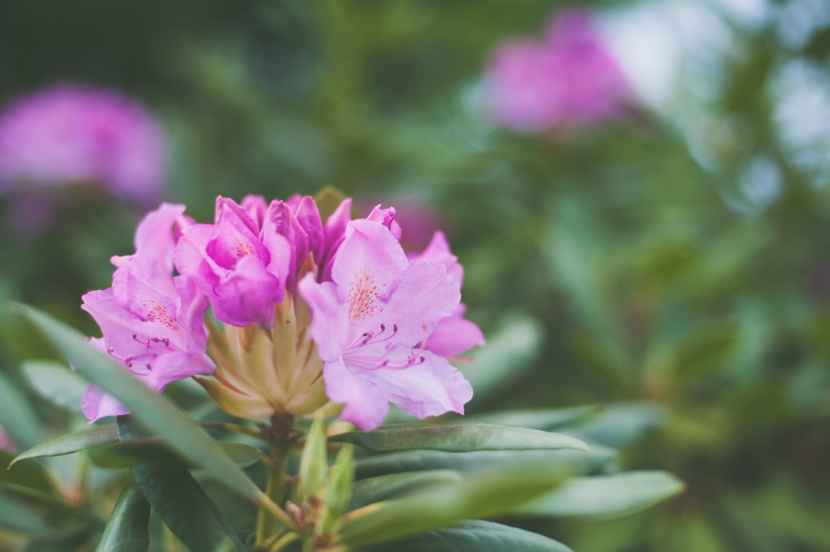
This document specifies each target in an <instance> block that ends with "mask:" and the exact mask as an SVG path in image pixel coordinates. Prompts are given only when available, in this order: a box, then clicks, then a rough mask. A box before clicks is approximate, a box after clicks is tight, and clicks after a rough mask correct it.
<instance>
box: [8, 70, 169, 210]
mask: <svg viewBox="0 0 830 552" xmlns="http://www.w3.org/2000/svg"><path fill="white" fill-rule="evenodd" d="M166 164H167V145H166V140H165V137H164V134H163V132H162V129H161V127H160V126H159V125H158V123H157V122H156V121H155V120H154V119H153V117H152V116H151V115H150V114H149V113H148V112H147V110H146V109H145V108H144V107H143V106H142V105H141V104H139V103H138V102H136V101H135V100H133V99H130V98H128V97H126V96H124V95H121V94H118V93H115V92H112V91H109V90H104V89H99V88H93V87H89V86H80V85H72V84H62V85H57V86H53V87H50V88H46V89H44V90H41V91H39V92H35V93H34V94H32V95H29V96H24V97H22V98H20V99H18V100H16V101H14V102H12V103H11V104H9V105H8V106H7V107H6V109H5V110H4V111H3V112H2V114H0V191H2V190H3V189H8V188H9V187H11V186H13V185H15V184H20V185H25V186H29V187H32V186H37V187H49V186H62V185H65V184H73V183H84V184H98V185H102V186H104V187H106V188H107V189H109V190H110V191H111V192H112V193H113V194H114V195H116V196H119V197H122V198H125V199H128V200H131V201H136V202H139V203H141V204H147V203H152V202H155V201H158V199H159V197H160V195H161V193H162V191H163V186H164V180H165V170H166Z"/></svg>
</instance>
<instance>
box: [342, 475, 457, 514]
mask: <svg viewBox="0 0 830 552" xmlns="http://www.w3.org/2000/svg"><path fill="white" fill-rule="evenodd" d="M463 478H464V476H463V475H462V474H461V472H457V471H454V470H427V471H417V472H404V473H390V474H389V475H381V476H378V477H370V478H368V479H364V480H362V481H358V482H357V483H355V484H354V485H353V486H352V500H351V503H350V504H349V508H350V509H351V510H354V509H356V508H360V507H361V506H365V505H366V504H371V503H372V502H379V501H381V500H389V499H391V498H395V497H397V496H400V495H402V494H405V493H408V492H413V491H417V490H420V489H422V488H424V487H428V486H430V485H443V484H455V483H460V482H461V480H462V479H463Z"/></svg>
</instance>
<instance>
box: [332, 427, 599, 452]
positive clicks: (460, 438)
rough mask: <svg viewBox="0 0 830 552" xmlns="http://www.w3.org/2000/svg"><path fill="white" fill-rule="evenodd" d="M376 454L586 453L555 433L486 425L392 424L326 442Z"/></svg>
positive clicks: (574, 441) (582, 446)
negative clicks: (442, 452)
mask: <svg viewBox="0 0 830 552" xmlns="http://www.w3.org/2000/svg"><path fill="white" fill-rule="evenodd" d="M330 439H331V440H332V441H343V442H347V443H353V444H355V445H359V446H361V447H366V448H369V449H372V450H377V451H393V450H413V449H430V450H443V451H446V452H471V451H479V450H559V449H576V450H582V451H586V452H588V451H590V449H589V448H588V445H586V444H585V443H583V442H582V441H579V440H577V439H574V438H573V437H568V436H566V435H559V434H556V433H548V432H546V431H539V430H536V429H527V428H523V427H505V426H496V425H489V424H447V425H432V426H425V425H423V424H395V425H390V426H383V427H381V428H380V429H376V430H375V431H372V432H369V433H363V432H362V431H353V432H349V433H341V434H340V435H335V436H333V437H331V438H330Z"/></svg>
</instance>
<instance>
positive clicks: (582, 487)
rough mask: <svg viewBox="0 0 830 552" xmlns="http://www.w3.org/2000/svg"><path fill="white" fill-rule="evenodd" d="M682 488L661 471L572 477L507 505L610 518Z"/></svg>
mask: <svg viewBox="0 0 830 552" xmlns="http://www.w3.org/2000/svg"><path fill="white" fill-rule="evenodd" d="M682 490H683V483H682V482H681V481H680V480H678V479H677V478H676V477H674V476H673V475H670V474H668V473H666V472H661V471H641V472H627V473H618V474H614V475H605V476H595V477H574V478H572V479H569V480H568V481H566V482H565V483H564V484H562V486H561V487H559V488H557V489H556V490H554V491H552V492H550V493H547V494H544V495H542V496H540V497H538V498H535V499H534V500H532V501H530V502H527V503H525V504H521V505H519V506H516V507H515V508H513V509H511V512H513V513H516V514H524V515H533V516H555V517H601V518H613V517H620V516H625V515H628V514H633V513H635V512H638V511H640V510H644V509H646V508H649V507H651V506H653V505H654V504H657V503H658V502H661V501H662V500H665V499H666V498H668V497H670V496H673V495H675V494H677V493H679V492H680V491H682Z"/></svg>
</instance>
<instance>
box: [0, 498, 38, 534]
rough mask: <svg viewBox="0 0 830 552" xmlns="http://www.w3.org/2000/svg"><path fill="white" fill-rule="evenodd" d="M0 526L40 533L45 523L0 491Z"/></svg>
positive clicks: (23, 531) (22, 531)
mask: <svg viewBox="0 0 830 552" xmlns="http://www.w3.org/2000/svg"><path fill="white" fill-rule="evenodd" d="M0 527H2V528H4V529H11V530H12V531H15V532H17V533H42V532H43V531H44V530H45V529H46V524H44V523H43V521H41V519H40V518H39V517H38V516H36V515H35V514H33V513H32V512H30V511H29V510H28V509H26V508H25V507H24V506H23V505H22V504H20V502H19V501H17V500H15V499H14V498H12V497H11V496H10V495H7V494H5V493H2V492H0Z"/></svg>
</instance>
